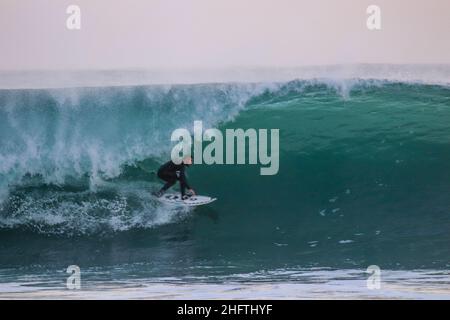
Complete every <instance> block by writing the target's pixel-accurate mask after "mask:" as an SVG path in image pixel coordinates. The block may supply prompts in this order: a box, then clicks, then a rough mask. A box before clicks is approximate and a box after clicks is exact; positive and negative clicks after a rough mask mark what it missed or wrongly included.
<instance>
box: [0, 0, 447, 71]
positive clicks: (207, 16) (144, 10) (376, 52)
mask: <svg viewBox="0 0 450 320" xmlns="http://www.w3.org/2000/svg"><path fill="white" fill-rule="evenodd" d="M71 4H76V5H79V7H80V8H81V30H76V31H70V30H68V29H67V28H66V19H67V17H68V14H66V8H67V7H68V6H69V5H71ZM370 4H376V5H378V6H380V7H381V19H382V21H381V23H382V24H381V27H382V29H381V30H379V31H370V30H368V29H367V27H366V19H367V16H368V15H367V13H366V8H367V7H368V5H370ZM449 34H450V1H449V0H370V1H366V0H308V1H306V0H127V1H125V0H123V1H111V0H68V1H66V0H33V1H27V0H1V1H0V69H1V70H6V69H21V70H24V69H25V70H26V69H123V68H163V69H165V68H223V67H230V66H267V67H272V66H304V65H322V64H341V63H445V64H450V35H449Z"/></svg>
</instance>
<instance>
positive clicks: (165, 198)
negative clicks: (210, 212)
mask: <svg viewBox="0 0 450 320" xmlns="http://www.w3.org/2000/svg"><path fill="white" fill-rule="evenodd" d="M158 200H160V201H161V202H164V203H168V204H175V205H181V206H190V207H196V206H201V205H204V204H208V203H211V202H213V201H216V200H217V198H211V197H208V196H191V197H189V198H188V199H186V200H183V199H181V195H180V194H175V193H166V194H164V195H162V196H161V197H160V198H158Z"/></svg>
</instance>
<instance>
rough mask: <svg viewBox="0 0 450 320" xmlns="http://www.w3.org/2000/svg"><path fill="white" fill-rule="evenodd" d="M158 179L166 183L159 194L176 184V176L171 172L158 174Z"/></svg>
mask: <svg viewBox="0 0 450 320" xmlns="http://www.w3.org/2000/svg"><path fill="white" fill-rule="evenodd" d="M158 177H159V178H160V179H162V180H164V181H165V182H166V184H165V185H164V186H163V187H162V188H161V190H160V192H162V193H164V192H166V191H167V189H169V188H170V187H171V186H173V185H174V184H175V183H176V182H177V176H176V174H175V173H171V172H160V173H158Z"/></svg>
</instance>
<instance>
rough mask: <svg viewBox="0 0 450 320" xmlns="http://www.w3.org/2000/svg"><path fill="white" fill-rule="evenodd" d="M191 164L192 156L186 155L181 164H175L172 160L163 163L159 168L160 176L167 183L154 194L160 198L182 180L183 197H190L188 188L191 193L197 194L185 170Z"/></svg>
mask: <svg viewBox="0 0 450 320" xmlns="http://www.w3.org/2000/svg"><path fill="white" fill-rule="evenodd" d="M190 165H192V158H191V157H190V156H187V157H185V158H184V159H183V161H182V162H181V163H180V164H175V163H173V162H172V160H171V161H168V162H166V163H165V164H163V165H162V166H161V167H160V168H159V169H158V177H159V178H160V179H161V180H164V181H165V182H166V184H165V185H164V186H163V187H162V188H161V190H159V191H158V192H154V193H153V195H155V196H156V197H158V198H159V197H161V196H162V195H163V194H164V192H166V191H167V189H169V188H170V187H172V186H173V185H174V184H175V183H176V182H177V181H180V189H181V197H182V199H183V200H185V199H187V198H189V196H188V195H186V189H187V190H188V192H189V193H190V195H195V191H194V190H193V189H192V188H191V187H190V186H189V183H188V181H187V179H186V173H185V170H186V168H187V167H189V166H190Z"/></svg>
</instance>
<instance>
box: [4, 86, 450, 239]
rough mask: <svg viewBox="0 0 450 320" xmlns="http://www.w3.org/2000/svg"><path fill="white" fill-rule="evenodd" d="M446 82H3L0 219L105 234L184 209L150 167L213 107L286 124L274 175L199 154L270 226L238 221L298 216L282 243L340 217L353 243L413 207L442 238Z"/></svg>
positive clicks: (232, 209)
mask: <svg viewBox="0 0 450 320" xmlns="http://www.w3.org/2000/svg"><path fill="white" fill-rule="evenodd" d="M449 90H450V89H449V87H448V86H446V85H430V84H424V83H413V82H409V81H408V82H399V81H390V80H381V79H355V78H351V79H345V80H338V79H325V78H315V79H310V80H295V81H289V82H263V83H227V84H223V83H222V84H195V85H152V86H125V87H124V86H120V87H96V88H91V87H87V88H72V89H68V88H66V89H38V90H37V89H33V90H32V89H23V90H22V89H21V90H11V89H8V90H0V136H1V139H0V178H1V180H0V181H1V182H0V190H1V193H2V200H1V202H0V227H1V228H6V229H14V230H16V229H19V230H23V229H27V230H32V231H33V232H38V233H44V234H51V235H63V236H73V235H80V234H95V235H98V234H103V233H111V232H112V233H116V232H123V231H129V230H136V229H141V228H144V229H145V228H154V227H155V226H160V225H163V224H168V223H172V222H177V221H180V219H181V220H183V219H186V218H187V217H189V216H190V214H191V211H185V210H181V211H180V210H178V209H177V210H172V209H169V208H164V207H161V205H160V204H158V203H156V202H155V201H154V200H152V199H151V197H150V195H149V191H150V190H152V189H155V188H157V187H158V186H159V183H158V182H157V181H155V178H154V177H153V176H151V175H150V174H149V171H152V170H155V169H156V168H157V166H158V165H159V164H160V163H162V162H163V161H165V160H166V159H167V158H168V157H169V152H170V149H171V145H170V144H169V143H168V140H169V138H170V134H171V132H172V131H173V130H174V129H176V128H188V129H192V125H193V122H194V120H202V121H203V124H204V127H219V129H221V130H223V129H225V128H249V127H252V128H279V129H280V134H281V136H280V149H281V150H280V157H281V159H280V173H279V174H278V175H277V176H274V177H271V178H267V179H262V178H261V177H260V176H259V175H258V174H257V172H256V170H254V167H252V166H244V167H242V166H230V167H229V166H223V167H220V166H211V167H202V166H199V167H198V168H195V167H196V166H194V168H192V179H193V180H194V181H195V185H197V186H198V187H199V188H200V190H201V191H203V192H202V193H208V192H210V193H213V194H214V195H215V196H217V197H218V198H219V201H218V202H217V203H216V204H214V205H213V206H211V207H212V208H216V210H218V211H220V212H226V213H227V215H228V216H229V218H228V220H226V221H227V222H230V225H229V226H225V227H226V230H228V231H227V232H229V233H231V234H233V235H234V236H235V237H236V238H241V237H247V236H250V235H252V236H254V239H255V241H256V240H258V239H259V240H262V239H261V238H260V234H259V233H257V232H256V230H255V233H254V234H253V232H249V231H248V230H244V229H243V228H237V227H233V223H235V221H240V222H241V223H242V225H243V226H245V225H247V224H248V223H250V221H254V220H255V219H259V221H261V226H260V228H261V229H262V230H265V232H273V228H274V226H278V227H279V228H280V230H282V229H283V228H285V229H286V230H289V232H288V231H286V234H288V235H289V236H283V234H281V233H278V231H276V232H275V233H274V235H272V236H270V237H269V238H270V241H272V242H273V243H278V244H280V245H285V244H286V245H288V244H289V243H290V241H291V242H292V241H294V242H296V241H297V240H295V239H302V241H304V243H307V248H311V246H310V245H314V244H315V245H319V246H320V243H323V242H324V241H328V240H327V239H323V237H322V236H321V232H322V231H323V230H324V228H325V229H328V228H330V230H329V231H328V232H326V234H327V236H329V237H332V238H333V239H336V241H337V242H336V245H338V246H344V245H349V246H353V245H355V242H358V239H359V238H358V237H359V236H358V235H356V234H364V235H370V237H377V236H378V235H379V233H380V232H381V234H382V236H381V237H383V236H384V234H385V233H386V234H388V235H392V234H393V233H397V234H403V233H402V232H401V231H399V228H400V225H401V224H403V223H405V221H407V220H405V219H407V217H414V219H416V221H415V222H411V223H410V229H409V230H410V231H411V233H412V234H420V233H421V232H425V231H422V229H421V227H423V226H426V228H428V229H427V231H426V232H425V233H428V234H429V235H430V237H432V238H433V239H435V240H433V241H437V242H439V243H440V242H441V241H445V239H446V238H445V237H444V238H443V237H442V232H443V230H444V229H445V228H446V224H445V223H441V224H440V225H437V226H436V225H434V223H435V222H436V221H442V220H443V219H444V217H446V213H445V208H448V205H449V204H448V201H447V200H446V199H447V197H446V196H445V192H446V190H447V191H448V190H450V187H449V184H448V181H450V180H447V178H448V169H447V164H448V160H450V159H449V157H448V154H450V153H448V147H447V146H448V142H449V138H448V125H447V123H446V121H445V119H448V116H449V115H450V114H449V113H450V99H449V97H450V91H449ZM190 171H191V170H190ZM205 176H207V177H208V179H204V178H203V177H205ZM225 181H227V182H225ZM233 190H240V193H239V195H238V196H236V195H235V196H234V198H233V195H234V194H235V193H234V192H233ZM269 190H270V192H269ZM418 197H425V199H423V200H422V201H420V202H419V201H418V199H419V198H418ZM261 199H263V200H261ZM293 199H296V200H293ZM299 201H301V202H299ZM274 212H281V213H284V215H283V216H282V218H279V219H277V218H276V217H274ZM299 212H300V213H302V214H303V215H299V214H298V213H299ZM426 212H428V214H426ZM430 212H431V213H430ZM244 213H245V214H244ZM242 214H244V216H242ZM373 215H375V216H377V217H378V220H377V221H378V222H374V221H372V220H371V216H373ZM227 222H226V223H227ZM231 222H233V223H231ZM408 223H409V222H408ZM301 224H304V225H307V226H309V227H310V228H311V230H314V232H316V233H311V234H310V238H309V239H306V238H305V235H298V234H297V233H296V231H295V230H292V227H291V225H295V226H298V225H301ZM330 224H333V225H332V226H331V225H330ZM378 231H379V232H378ZM280 232H281V231H280ZM311 232H312V231H311ZM377 232H378V233H377ZM244 234H245V236H244ZM220 236H223V234H219V235H217V237H220ZM363 237H364V236H363ZM388 237H389V236H388ZM439 237H440V238H439ZM442 239H444V240H442ZM262 241H263V240H262ZM298 241H300V240H298ZM308 241H313V242H312V243H308ZM314 241H315V242H314ZM341 241H342V242H341ZM317 243H319V244H317Z"/></svg>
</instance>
